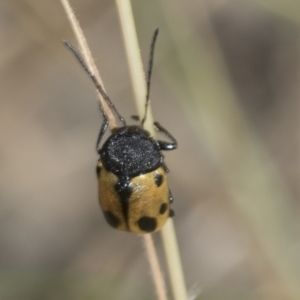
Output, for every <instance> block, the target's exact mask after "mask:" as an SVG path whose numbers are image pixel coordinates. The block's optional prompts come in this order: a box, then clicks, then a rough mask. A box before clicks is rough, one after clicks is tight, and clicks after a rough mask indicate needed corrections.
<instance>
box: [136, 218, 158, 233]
mask: <svg viewBox="0 0 300 300" xmlns="http://www.w3.org/2000/svg"><path fill="white" fill-rule="evenodd" d="M137 223H138V225H139V227H140V229H141V230H142V231H146V232H152V231H154V230H155V229H156V227H157V221H156V219H155V218H151V217H142V218H140V219H139V220H138V222H137Z"/></svg>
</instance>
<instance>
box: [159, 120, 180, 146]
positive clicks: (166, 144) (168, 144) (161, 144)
mask: <svg viewBox="0 0 300 300" xmlns="http://www.w3.org/2000/svg"><path fill="white" fill-rule="evenodd" d="M154 125H155V126H156V128H157V129H158V131H160V132H161V133H163V134H164V135H165V136H167V137H168V138H169V139H170V140H171V141H172V143H170V142H166V141H160V140H157V143H158V145H159V147H160V150H174V149H176V148H177V146H178V144H177V141H176V139H175V138H174V137H173V136H172V134H171V133H170V132H169V131H167V130H166V129H165V128H164V127H162V126H161V125H160V124H159V123H158V122H154Z"/></svg>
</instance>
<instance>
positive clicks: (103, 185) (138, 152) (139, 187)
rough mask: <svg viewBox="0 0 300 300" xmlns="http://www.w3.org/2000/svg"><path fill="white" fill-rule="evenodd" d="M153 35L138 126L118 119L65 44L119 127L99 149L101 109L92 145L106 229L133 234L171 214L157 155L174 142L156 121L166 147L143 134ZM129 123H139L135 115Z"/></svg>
mask: <svg viewBox="0 0 300 300" xmlns="http://www.w3.org/2000/svg"><path fill="white" fill-rule="evenodd" d="M157 35H158V29H156V30H155V32H154V35H153V38H152V43H151V47H150V58H149V67H148V72H147V94H146V103H145V115H144V117H143V119H142V120H141V123H140V125H126V122H125V119H124V118H123V117H122V116H121V115H120V114H119V112H118V111H117V109H116V108H115V106H114V104H113V103H112V102H111V100H110V98H109V97H108V95H107V94H106V93H105V91H104V90H103V88H102V86H101V85H100V83H99V82H98V80H97V79H96V77H95V76H94V74H93V73H92V72H91V71H90V70H89V68H88V67H87V65H86V63H85V62H84V60H83V58H82V57H81V56H80V54H79V52H78V51H77V50H76V49H75V48H74V46H72V45H71V44H70V43H69V42H68V41H64V43H65V45H66V46H67V47H68V48H69V49H70V50H71V51H72V52H73V54H74V55H75V57H76V58H77V60H78V61H79V63H80V64H81V65H82V67H83V68H84V70H85V71H86V72H87V73H88V75H89V77H90V78H91V79H92V81H93V83H94V85H95V86H96V88H97V90H98V91H99V92H100V94H101V96H102V97H103V99H104V100H105V101H106V103H107V104H108V105H109V107H110V109H111V110H112V111H113V112H114V113H115V115H116V116H117V117H118V119H119V120H120V122H121V123H122V126H120V127H115V128H113V129H111V135H110V136H109V137H108V139H107V140H106V141H105V142H104V143H103V145H102V146H101V144H102V139H103V136H104V134H105V132H106V131H107V128H108V125H109V121H108V118H107V116H106V113H105V111H104V109H103V107H102V105H101V104H100V110H101V113H102V116H103V124H102V126H101V129H100V133H99V136H98V140H97V146H96V150H97V153H98V154H99V160H98V163H97V167H96V171H97V177H98V190H99V202H100V206H101V208H102V211H103V214H104V217H105V219H106V221H107V223H108V224H109V225H111V226H112V227H113V228H116V229H119V230H123V231H130V232H134V233H150V232H155V231H157V230H159V229H161V228H162V227H163V225H164V224H165V223H166V221H167V219H168V218H169V217H172V216H173V215H174V212H173V210H172V209H171V208H170V204H171V203H172V202H173V197H172V194H171V191H170V189H169V187H168V183H167V177H166V173H168V172H169V170H168V168H167V166H166V165H165V163H164V156H163V154H162V153H161V151H165V150H174V149H176V148H177V141H176V139H175V138H174V137H173V136H172V135H171V134H170V133H169V132H168V131H167V130H166V129H165V128H164V127H162V126H161V125H160V124H159V123H158V122H154V125H155V127H156V129H157V130H158V131H159V132H160V133H162V134H163V135H165V136H166V137H167V138H169V139H170V142H167V141H162V140H156V139H154V138H153V137H152V136H151V135H150V133H149V132H148V131H147V130H145V129H144V123H145V120H146V116H147V109H148V106H149V91H150V82H151V74H152V67H153V59H154V48H155V43H156V39H157ZM133 118H134V119H136V120H139V119H138V118H137V117H135V116H133Z"/></svg>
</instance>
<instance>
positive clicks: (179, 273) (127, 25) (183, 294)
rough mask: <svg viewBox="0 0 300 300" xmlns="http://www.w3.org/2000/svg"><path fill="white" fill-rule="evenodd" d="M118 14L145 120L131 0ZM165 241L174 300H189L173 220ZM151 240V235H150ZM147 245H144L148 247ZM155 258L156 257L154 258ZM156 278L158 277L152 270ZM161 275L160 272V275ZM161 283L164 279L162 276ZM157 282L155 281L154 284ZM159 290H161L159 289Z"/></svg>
mask: <svg viewBox="0 0 300 300" xmlns="http://www.w3.org/2000/svg"><path fill="white" fill-rule="evenodd" d="M116 3H117V8H118V14H119V18H120V22H121V28H122V31H123V39H124V43H125V48H126V52H127V58H128V63H129V69H130V75H131V79H132V84H133V87H134V91H135V93H134V94H135V101H136V103H137V106H138V112H139V115H140V118H141V120H142V118H143V116H144V111H145V99H146V93H147V90H146V81H145V76H144V71H143V67H142V60H141V55H140V51H139V46H138V40H137V35H136V30H135V25H134V18H133V13H132V8H131V4H130V0H116ZM144 127H145V128H146V129H147V130H148V131H150V132H151V134H152V136H154V135H155V130H154V128H153V118H152V114H151V113H150V107H149V109H148V114H147V120H146V122H145V126H144ZM161 234H162V240H163V244H164V251H165V256H166V258H167V263H168V272H169V277H170V281H171V287H172V292H173V297H174V299H175V300H186V299H187V298H188V296H187V291H186V285H185V279H184V275H183V270H182V265H181V259H180V255H179V249H178V244H177V239H176V233H175V229H174V223H173V220H172V219H171V218H169V220H168V221H167V223H166V225H165V226H164V227H163V228H162V230H161ZM149 236H150V235H149ZM146 243H147V242H146V241H145V244H146ZM155 255H156V254H155ZM149 261H150V263H151V260H150V258H149ZM151 268H152V272H153V276H156V275H155V273H154V271H153V267H152V266H151ZM160 272H161V271H160ZM161 279H163V277H162V276H161ZM155 281H156V279H155V278H154V282H155ZM156 288H158V287H156Z"/></svg>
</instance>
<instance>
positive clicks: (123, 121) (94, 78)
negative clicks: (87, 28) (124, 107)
mask: <svg viewBox="0 0 300 300" xmlns="http://www.w3.org/2000/svg"><path fill="white" fill-rule="evenodd" d="M63 43H64V44H65V46H66V47H67V48H68V49H69V50H70V51H71V52H72V53H73V54H74V56H75V57H76V59H77V60H78V62H79V63H80V64H81V66H82V67H83V69H84V70H85V71H86V73H87V74H88V75H89V77H90V78H91V79H92V81H93V83H94V85H95V87H96V89H97V90H98V91H99V93H100V95H101V96H102V98H103V99H104V101H105V102H106V103H107V104H108V106H109V107H110V108H111V109H112V110H113V111H114V112H115V114H116V115H117V117H118V118H119V120H120V121H121V122H122V123H123V125H124V126H126V122H125V119H124V118H123V117H122V116H121V115H120V114H119V112H118V111H117V109H116V107H115V106H114V104H113V103H112V102H111V100H110V98H109V97H108V96H107V94H106V93H105V91H104V89H103V87H102V85H101V84H100V83H99V81H98V80H97V78H96V76H95V75H94V74H93V73H92V71H91V70H90V69H89V68H88V66H87V64H86V63H85V61H84V60H83V58H82V56H81V55H80V53H79V52H78V50H77V49H76V48H75V47H74V46H73V45H72V44H71V43H70V42H69V41H65V40H64V41H63ZM100 107H101V112H102V114H103V109H102V105H101V102H100Z"/></svg>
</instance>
